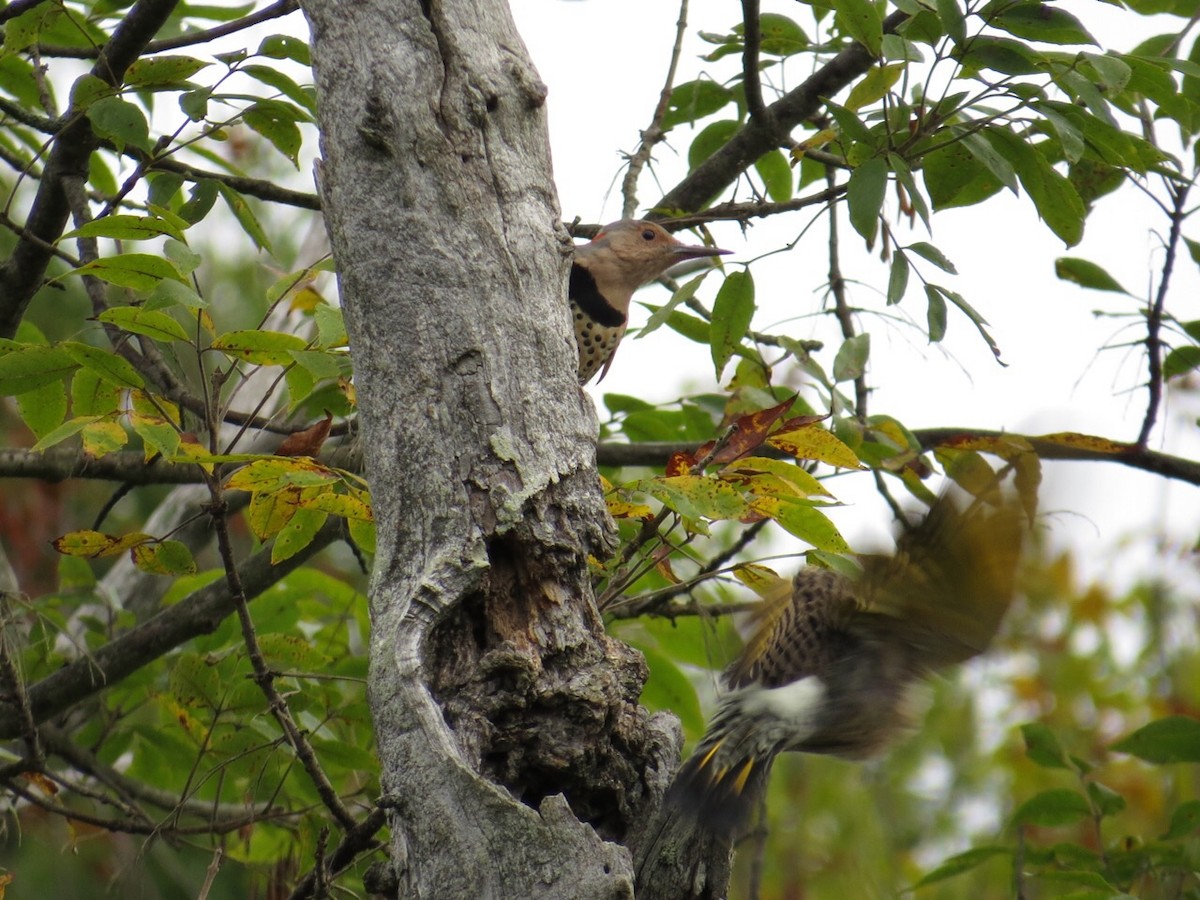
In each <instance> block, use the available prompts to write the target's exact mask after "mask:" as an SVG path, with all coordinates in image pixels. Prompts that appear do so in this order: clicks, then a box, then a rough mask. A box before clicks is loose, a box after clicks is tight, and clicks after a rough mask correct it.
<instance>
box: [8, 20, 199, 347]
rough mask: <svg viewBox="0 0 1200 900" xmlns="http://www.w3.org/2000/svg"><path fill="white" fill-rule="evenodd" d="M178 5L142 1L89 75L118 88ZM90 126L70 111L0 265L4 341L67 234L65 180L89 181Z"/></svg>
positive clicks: (92, 147)
mask: <svg viewBox="0 0 1200 900" xmlns="http://www.w3.org/2000/svg"><path fill="white" fill-rule="evenodd" d="M176 3H177V0H139V2H137V3H135V4H134V5H133V7H132V8H131V9H130V10H129V12H128V13H126V14H125V16H124V18H123V19H122V20H121V22H120V24H118V25H117V27H116V30H115V31H114V32H113V36H112V39H111V40H110V41H109V42H108V43H107V44H106V45H105V46H104V47H103V48H102V49H101V51H100V57H99V59H97V60H96V64H95V65H94V66H93V67H92V72H91V74H92V75H94V76H96V77H98V78H101V79H103V80H104V81H106V82H107V83H108V84H110V85H113V86H114V87H115V86H117V85H120V83H121V81H122V79H123V78H124V75H125V70H126V69H127V68H129V66H130V65H131V64H132V63H133V62H134V60H136V59H137V58H138V56H140V55H141V54H142V52H143V51H144V50H145V48H146V44H147V43H148V42H149V40H150V38H151V37H153V36H154V34H155V33H156V32H157V31H158V30H159V29H160V28H161V27H162V26H163V24H164V23H165V22H166V20H167V18H168V17H169V16H170V15H171V12H172V10H174V8H175V5H176ZM98 143H99V141H98V139H97V137H96V134H95V132H94V131H92V126H91V123H90V122H89V121H88V118H87V116H86V115H84V113H83V111H82V110H79V109H72V110H71V111H70V112H69V113H68V116H67V124H66V125H64V126H63V128H62V130H61V131H60V132H59V134H58V136H57V138H56V139H55V141H54V148H53V149H52V150H51V151H50V158H49V160H48V161H47V163H46V168H45V171H44V172H43V173H42V180H41V182H40V183H39V185H38V191H37V194H36V195H35V197H34V199H33V205H32V207H31V208H30V210H29V217H28V219H27V220H26V222H25V230H26V232H28V236H24V235H23V236H22V237H21V238H20V239H19V240H18V241H17V245H16V247H15V248H14V249H13V252H12V254H11V255H10V256H9V258H8V259H7V260H6V261H5V263H4V265H3V266H0V337H6V338H11V337H12V336H13V335H14V334H15V333H16V330H17V326H18V325H19V324H20V323H21V319H22V317H23V316H24V315H25V310H26V308H27V307H28V306H29V302H30V301H31V300H32V299H33V295H34V294H35V293H37V291H38V289H39V288H40V287H41V285H42V278H43V276H44V275H45V273H46V267H47V265H49V262H50V257H51V255H52V254H51V251H49V250H47V249H46V245H47V244H53V243H54V242H55V241H57V240H58V238H59V237H60V236H61V235H62V233H63V228H64V226H65V225H66V223H67V216H68V213H69V209H68V204H67V197H66V192H65V191H64V189H63V179H64V178H69V177H72V176H74V177H77V178H81V179H84V180H86V179H87V176H88V159H89V157H90V156H91V155H92V152H93V151H94V150H95V149H96V147H97V146H98Z"/></svg>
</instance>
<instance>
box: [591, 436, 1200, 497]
mask: <svg viewBox="0 0 1200 900" xmlns="http://www.w3.org/2000/svg"><path fill="white" fill-rule="evenodd" d="M913 434H914V435H915V436H916V438H917V440H918V441H919V442H920V444H921V446H922V448H923V449H926V450H930V449H932V448H934V447H937V446H940V445H942V444H947V443H950V442H952V441H954V440H956V439H967V438H1020V439H1022V440H1026V441H1029V443H1030V445H1031V446H1032V447H1033V449H1034V452H1036V453H1037V454H1038V456H1040V457H1041V458H1042V459H1061V460H1072V461H1075V462H1110V463H1116V464H1118V465H1123V466H1128V467H1129V468H1131V469H1140V470H1142V471H1144V472H1153V473H1154V474H1156V475H1162V476H1163V477H1165V478H1170V479H1172V480H1175V481H1183V482H1186V483H1187V484H1196V485H1200V462H1196V461H1195V460H1191V459H1184V458H1183V457H1180V456H1171V455H1169V454H1166V453H1158V452H1156V451H1154V450H1148V449H1146V448H1144V447H1139V446H1138V445H1137V444H1130V443H1124V442H1120V441H1110V440H1108V439H1107V438H1089V437H1088V436H1086V435H1079V436H1077V437H1080V438H1082V440H1078V441H1066V442H1064V441H1060V440H1055V439H1053V436H1052V435H1042V436H1028V435H1020V434H1015V433H1012V432H1006V431H989V430H986V429H980V428H921V429H917V430H916V431H914V432H913ZM1089 442H1093V443H1094V446H1092V447H1089V446H1088V443H1089ZM698 446H699V444H693V443H674V442H671V441H647V442H645V443H638V444H617V443H602V444H600V445H599V446H598V447H597V448H596V462H597V464H598V465H601V466H663V465H665V464H666V461H667V460H668V459H669V458H670V457H671V454H672V453H681V452H682V453H692V452H695V450H696V448H697V447H698ZM763 455H765V456H770V455H772V454H771V453H768V452H766V448H763ZM777 455H778V456H779V457H780V458H786V457H784V456H783V454H777Z"/></svg>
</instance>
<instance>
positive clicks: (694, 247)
mask: <svg viewBox="0 0 1200 900" xmlns="http://www.w3.org/2000/svg"><path fill="white" fill-rule="evenodd" d="M674 251H675V257H676V259H680V260H684V259H699V258H700V257H702V256H723V255H725V254H727V253H731V252H732V251H730V250H722V249H721V248H720V247H706V246H704V245H703V244H680V245H679V246H678V247H675V248H674Z"/></svg>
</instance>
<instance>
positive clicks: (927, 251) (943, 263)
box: [904, 241, 958, 275]
mask: <svg viewBox="0 0 1200 900" xmlns="http://www.w3.org/2000/svg"><path fill="white" fill-rule="evenodd" d="M904 249H905V250H911V251H912V252H913V253H915V254H917V255H918V256H921V257H924V258H925V259H927V260H929V261H930V262H931V263H933V264H934V265H935V266H937V267H938V268H939V269H941V270H942V271H943V272H949V273H950V274H951V275H957V274H958V269H956V268H954V263H952V262H950V260H948V259H947V258H946V256H945V254H944V253H942V251H941V250H939V249H938V248H937V247H935V246H933V244H930V243H928V242H926V241H916V242H915V243H912V244H909V245H908V246H907V247H905V248H904Z"/></svg>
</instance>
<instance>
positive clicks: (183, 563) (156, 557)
mask: <svg viewBox="0 0 1200 900" xmlns="http://www.w3.org/2000/svg"><path fill="white" fill-rule="evenodd" d="M131 556H132V557H133V563H134V565H136V566H137V567H138V568H139V569H141V570H142V571H143V572H149V573H150V574H151V575H191V574H193V573H195V572H196V560H195V559H193V558H192V551H191V550H189V549H188V548H187V544H183V543H180V542H179V541H160V542H158V543H155V544H141V545H139V546H137V547H134V548H133V550H132V551H131Z"/></svg>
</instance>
